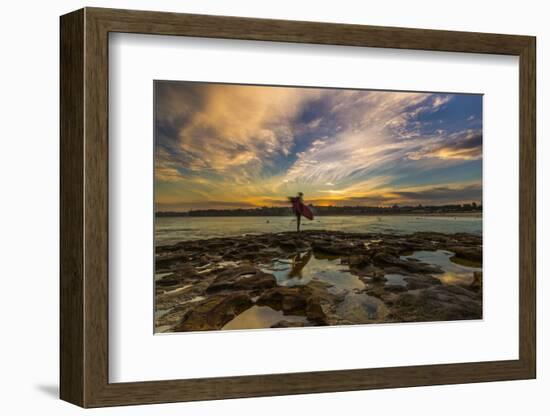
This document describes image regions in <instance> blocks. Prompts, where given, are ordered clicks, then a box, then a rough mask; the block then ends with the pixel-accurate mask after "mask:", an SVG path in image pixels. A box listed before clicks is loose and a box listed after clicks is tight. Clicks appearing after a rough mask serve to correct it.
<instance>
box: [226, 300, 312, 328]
mask: <svg viewBox="0 0 550 416" xmlns="http://www.w3.org/2000/svg"><path fill="white" fill-rule="evenodd" d="M280 321H290V322H306V317H305V316H297V315H284V314H283V312H282V311H276V310H275V309H273V308H270V307H269V306H257V305H254V306H252V307H250V308H249V309H247V310H246V311H244V312H242V313H241V314H239V315H237V316H236V317H235V318H233V319H232V320H231V321H229V322H228V323H226V324H225V325H224V326H223V328H222V329H260V328H270V327H271V326H272V325H275V324H276V323H277V322H280Z"/></svg>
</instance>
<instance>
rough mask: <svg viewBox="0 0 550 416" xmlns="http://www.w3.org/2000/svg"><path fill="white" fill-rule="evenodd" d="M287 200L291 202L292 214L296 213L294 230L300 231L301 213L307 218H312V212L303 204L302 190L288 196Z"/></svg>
mask: <svg viewBox="0 0 550 416" xmlns="http://www.w3.org/2000/svg"><path fill="white" fill-rule="evenodd" d="M288 200H289V201H290V203H291V204H292V212H293V213H294V215H296V231H297V232H300V224H301V222H302V215H303V216H304V217H306V218H307V219H308V220H312V219H313V212H311V210H310V209H309V207H308V206H307V205H306V204H304V194H303V193H302V192H298V195H297V196H290V197H288Z"/></svg>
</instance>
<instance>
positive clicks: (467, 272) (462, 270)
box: [386, 250, 481, 284]
mask: <svg viewBox="0 0 550 416" xmlns="http://www.w3.org/2000/svg"><path fill="white" fill-rule="evenodd" d="M453 255H454V253H452V252H450V251H446V250H436V251H415V252H414V253H413V254H412V255H410V256H401V259H403V260H410V259H416V260H419V261H421V262H424V263H428V264H433V265H436V266H439V267H441V269H443V273H442V274H434V277H437V278H438V279H439V280H441V282H442V283H444V284H456V283H463V284H470V283H472V281H473V280H474V272H480V271H481V268H479V267H468V266H463V265H461V264H456V263H453V262H452V261H451V257H452V256H453ZM386 277H387V276H386Z"/></svg>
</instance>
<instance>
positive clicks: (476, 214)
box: [155, 211, 483, 218]
mask: <svg viewBox="0 0 550 416" xmlns="http://www.w3.org/2000/svg"><path fill="white" fill-rule="evenodd" d="M155 217H156V218H176V217H186V218H221V217H225V218H228V217H235V218H247V217H260V218H262V217H263V218H266V217H270V218H271V217H273V218H277V217H293V215H292V214H288V215H234V214H233V215H188V214H187V213H186V212H182V213H156V214H155ZM315 217H316V218H322V217H467V218H482V217H483V212H481V211H475V212H416V213H415V212H401V213H380V214H350V213H346V214H328V215H327V214H324V215H323V214H317V215H315Z"/></svg>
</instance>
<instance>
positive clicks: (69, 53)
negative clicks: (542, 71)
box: [60, 8, 536, 407]
mask: <svg viewBox="0 0 550 416" xmlns="http://www.w3.org/2000/svg"><path fill="white" fill-rule="evenodd" d="M60 28H61V45H60V46H61V51H60V52H61V62H60V63H61V92H60V94H61V96H60V97H61V121H60V123H61V155H60V156H61V180H60V181H61V182H60V186H61V201H60V203H61V218H60V220H61V247H60V252H61V258H60V260H61V268H60V274H61V276H60V278H61V285H60V296H61V303H60V331H61V333H60V341H61V347H60V359H61V364H60V367H61V368H60V372H61V386H60V396H61V398H62V399H63V400H66V401H68V402H71V403H74V404H76V405H79V406H82V407H101V406H114V405H131V404H146V403H163V402H178V401H191V400H212V399H226V398H238V397H258V396H270V395H287V394H303V393H321V392H337V391H351V390H363V389H378V388H396V387H410V386H425V385H440V384H454V383H473V382H487V381H499V380H517V379H530V378H535V376H536V334H535V311H536V307H535V252H536V250H535V248H536V238H535V232H536V227H535V220H536V211H535V209H536V208H535V202H536V200H535V188H536V186H535V185H536V184H535V160H536V158H535V155H536V153H535V127H536V119H535V106H536V97H535V91H536V90H535V50H536V47H535V38H534V37H530V36H516V35H500V34H485V33H467V32H451V31H437V30H421V29H402V28H393V27H376V26H362V25H345V24H328V23H313V22H296V21H285V20H264V19H252V18H240V17H225V16H206V15H190V14H177V13H163V12H162V13H161V12H148V11H130V10H114V9H100V8H85V9H81V10H78V11H75V12H72V13H69V14H67V15H64V16H62V17H61V22H60ZM110 32H127V33H141V34H154V35H174V36H192V37H205V38H224V39H244V40H261V41H277V42H297V43H310V44H330V45H346V46H358V47H361V46H365V47H366V46H368V47H380V48H398V49H416V50H429V51H448V52H467V53H483V54H503V55H515V56H519V66H520V80H519V85H520V91H519V102H520V106H519V109H518V111H519V114H520V116H519V119H520V131H519V134H520V147H519V149H518V150H519V152H520V188H519V195H520V197H519V198H520V207H519V212H520V215H519V218H520V224H519V235H520V246H519V247H520V252H519V259H520V267H519V311H520V312H519V359H518V360H507V361H491V362H471V363H459V364H444V365H419V366H406V367H390V368H367V369H354V370H339V371H322V372H308V373H289V374H266V375H253V376H238V377H219V378H204V379H182V380H170V381H147V382H134V383H110V382H109V379H108V360H109V354H108V299H109V297H108V287H109V285H108V279H109V276H108V222H109V218H108V170H109V167H108V140H109V138H108V65H109V62H108V35H109V33H110Z"/></svg>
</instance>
